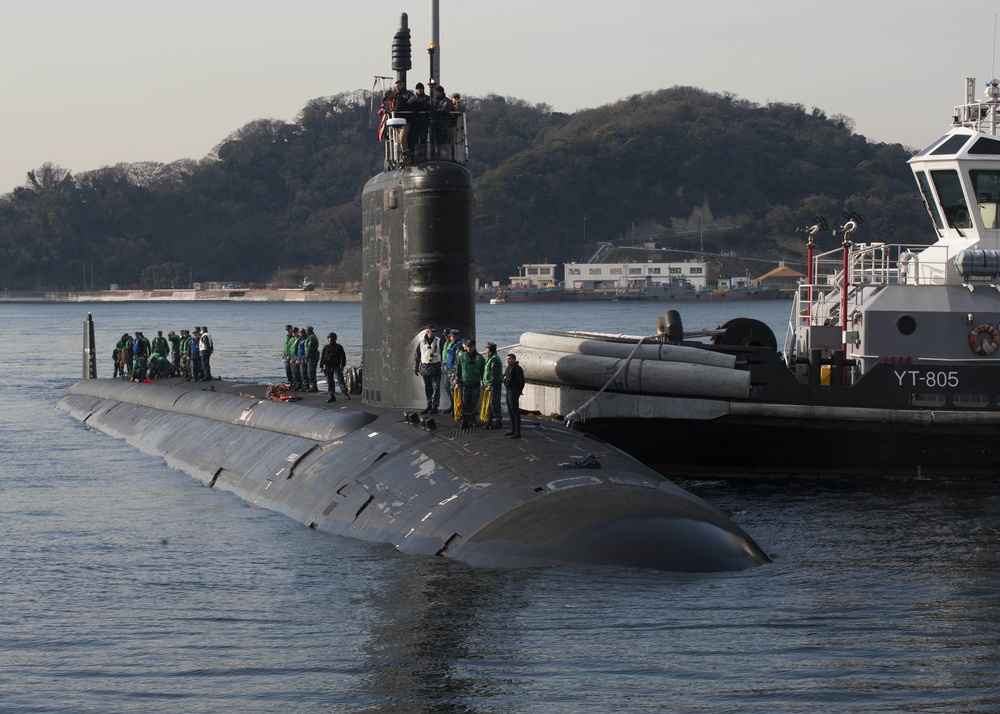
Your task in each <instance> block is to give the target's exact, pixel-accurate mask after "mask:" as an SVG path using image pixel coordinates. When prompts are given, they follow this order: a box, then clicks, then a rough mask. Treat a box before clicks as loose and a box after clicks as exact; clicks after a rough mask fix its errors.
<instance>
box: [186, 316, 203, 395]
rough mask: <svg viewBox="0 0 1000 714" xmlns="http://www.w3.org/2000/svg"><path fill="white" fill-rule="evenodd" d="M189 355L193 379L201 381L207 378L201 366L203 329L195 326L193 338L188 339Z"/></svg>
mask: <svg viewBox="0 0 1000 714" xmlns="http://www.w3.org/2000/svg"><path fill="white" fill-rule="evenodd" d="M188 356H189V357H190V358H191V379H193V380H194V381H195V382H200V381H201V380H202V379H204V378H205V372H204V371H203V370H202V368H201V330H200V328H197V327H196V328H194V331H193V332H192V333H191V339H190V340H188Z"/></svg>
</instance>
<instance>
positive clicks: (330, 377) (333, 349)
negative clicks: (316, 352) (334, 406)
mask: <svg viewBox="0 0 1000 714" xmlns="http://www.w3.org/2000/svg"><path fill="white" fill-rule="evenodd" d="M319 366H320V369H322V370H323V374H325V375H326V392H327V394H329V395H330V396H329V397H328V398H327V400H326V401H328V402H335V401H337V395H336V394H334V391H335V390H334V384H335V383H336V386H338V387H340V391H341V392H342V393H343V395H344V399H350V398H351V395H350V393H349V392H348V391H347V384H346V383H345V382H344V367H346V366H347V355H346V354H344V348H343V347H342V346H341V345H339V344H338V343H337V333H336V332H331V333H330V334H328V335H327V336H326V346H324V347H323V354H322V355H321V356H320V358H319Z"/></svg>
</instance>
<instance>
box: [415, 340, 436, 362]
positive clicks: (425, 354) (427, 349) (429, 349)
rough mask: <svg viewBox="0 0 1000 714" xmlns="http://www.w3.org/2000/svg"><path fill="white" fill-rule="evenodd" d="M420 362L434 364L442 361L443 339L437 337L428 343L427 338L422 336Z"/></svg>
mask: <svg viewBox="0 0 1000 714" xmlns="http://www.w3.org/2000/svg"><path fill="white" fill-rule="evenodd" d="M419 347H420V364H434V363H435V362H440V361H441V341H440V340H439V339H438V338H437V337H435V338H434V339H433V340H431V341H430V344H428V343H427V338H425V337H421V338H420V343H419Z"/></svg>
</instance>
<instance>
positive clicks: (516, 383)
mask: <svg viewBox="0 0 1000 714" xmlns="http://www.w3.org/2000/svg"><path fill="white" fill-rule="evenodd" d="M503 383H504V385H505V386H506V387H507V416H508V417H509V418H510V431H505V432H504V436H509V437H510V438H511V439H520V438H521V405H520V401H521V392H523V391H524V370H523V369H521V365H519V364H518V363H517V357H516V356H515V355H514V353H513V352H508V353H507V371H505V372H504V374H503Z"/></svg>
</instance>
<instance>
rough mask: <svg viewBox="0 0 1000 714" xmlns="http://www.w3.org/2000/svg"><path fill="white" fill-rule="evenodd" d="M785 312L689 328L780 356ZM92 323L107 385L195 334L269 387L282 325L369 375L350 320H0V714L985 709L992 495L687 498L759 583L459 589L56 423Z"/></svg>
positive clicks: (890, 488)
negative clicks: (722, 519) (743, 544)
mask: <svg viewBox="0 0 1000 714" xmlns="http://www.w3.org/2000/svg"><path fill="white" fill-rule="evenodd" d="M790 305H791V304H790V302H784V301H782V302H767V303H745V304H715V305H700V304H696V305H688V304H682V305H680V309H681V312H682V315H683V316H684V322H685V326H686V327H687V328H688V329H695V328H699V327H713V326H715V325H716V324H718V323H720V322H722V321H724V320H726V319H728V318H729V317H732V316H736V315H739V314H747V315H751V316H754V317H758V318H759V319H762V320H764V321H765V322H768V323H769V324H772V325H774V326H775V327H776V328H779V331H778V335H779V342H780V341H781V339H782V335H783V323H784V320H785V318H786V315H787V311H788V309H789V308H790ZM661 309H662V307H661V306H657V305H653V304H627V303H601V304H596V305H585V306H580V305H568V304H557V305H537V304H536V305H530V304H525V305H517V304H508V305H504V306H498V307H490V306H481V308H480V310H479V314H478V323H479V334H478V337H479V340H480V342H482V341H483V340H486V339H492V340H493V341H494V342H497V343H498V344H501V345H505V344H512V343H514V342H516V341H517V338H518V336H519V334H520V333H521V331H522V330H524V329H545V328H567V327H577V328H588V329H601V330H606V331H616V332H617V331H622V332H629V333H633V334H646V333H650V332H652V331H653V329H654V327H655V324H656V318H657V316H658V314H659V312H660V310H661ZM88 310H90V311H92V312H93V313H94V317H95V321H96V323H97V328H98V340H99V345H100V353H101V355H102V356H101V360H100V363H99V369H100V374H101V375H102V376H106V375H107V374H109V366H110V358H109V355H110V352H111V348H112V346H113V343H114V341H115V339H116V338H117V337H118V336H119V335H120V334H121V333H122V332H124V331H126V330H128V331H134V330H136V329H141V330H143V331H144V332H145V333H146V334H147V335H155V333H156V330H157V329H163V330H164V331H165V332H166V331H168V330H170V329H180V328H182V327H187V328H190V327H193V326H194V325H195V324H207V325H208V326H209V327H210V328H211V332H212V334H213V335H214V337H215V342H216V355H215V356H214V357H213V371H214V372H216V373H217V374H219V375H222V376H225V377H234V378H254V379H260V380H276V379H277V378H279V377H280V376H281V375H282V374H283V370H282V367H281V364H280V360H279V359H278V357H277V355H278V353H279V350H280V343H281V340H282V337H283V326H284V325H285V324H286V323H288V322H292V323H296V324H299V325H302V324H312V325H314V326H316V329H317V332H319V333H320V334H325V333H326V332H327V331H329V330H331V329H332V330H335V331H336V332H338V333H339V335H340V337H341V342H342V343H344V345H345V347H346V349H347V353H348V358H349V361H350V362H352V363H354V362H356V361H357V360H358V357H359V347H360V333H359V330H360V314H361V312H360V306H359V305H305V304H303V305H294V306H289V305H226V304H200V305H193V304H177V303H171V304H128V305H91V306H80V305H0V324H2V326H3V332H2V335H3V339H2V340H0V408H2V418H0V429H2V438H0V461H2V463H3V467H2V470H0V539H2V541H0V542H2V544H3V547H2V549H0V711H2V712H41V711H61V712H110V711H143V712H223V711H226V712H228V711H233V712H236V711H239V712H276V711H282V712H285V711H288V712H314V711H329V712H362V711H364V712H375V711H394V712H525V711H544V712H581V711H586V712H612V711H629V712H633V711H634V712H682V711H683V712H718V711H741V712H815V711H826V712H874V711H878V712H946V711H947V712H951V711H954V712H995V711H997V710H998V709H1000V679H998V677H997V675H996V672H997V670H998V669H1000V574H998V566H1000V536H998V530H1000V485H998V481H992V482H989V483H980V484H967V483H962V482H960V481H955V482H951V483H928V482H923V483H896V482H891V481H881V482H879V481H875V482H867V483H862V484H859V483H850V484H834V485H829V484H825V485H819V484H814V483H811V482H809V481H808V480H806V479H807V478H808V476H809V474H803V477H806V478H805V479H804V480H801V481H797V482H792V483H783V484H778V485H761V486H748V485H741V486H738V485H727V484H725V483H720V482H697V483H685V484H684V485H685V486H687V487H688V488H690V489H692V490H694V491H696V492H697V493H699V494H700V495H702V496H703V497H705V498H706V499H708V500H709V501H710V502H712V503H713V504H714V505H715V506H716V507H718V508H719V509H720V510H722V511H724V512H726V513H728V514H730V515H731V516H732V517H733V518H734V519H735V520H736V521H737V522H739V523H740V524H741V525H742V526H743V527H744V528H745V529H746V530H747V531H749V532H750V533H751V535H753V536H754V537H755V538H756V539H757V541H758V542H759V543H760V544H761V545H762V546H763V547H764V549H765V550H766V551H768V552H769V553H770V554H771V555H772V556H773V557H774V563H773V564H771V565H768V566H765V567H763V568H760V569H757V570H754V571H751V572H744V573H737V574H727V575H685V576H678V575H671V574H663V573H651V572H635V571H628V570H615V569H605V570H575V569H548V570H532V571H512V572H508V571H489V570H472V569H469V568H467V567H463V566H461V565H456V564H455V563H452V562H448V561H442V560H437V559H421V558H416V557H411V556H401V555H399V554H397V553H395V552H394V551H393V550H392V549H391V548H388V547H384V546H377V545H372V544H368V543H361V542H357V541H353V540H345V539H341V538H337V537H335V536H330V535H327V534H323V533H317V532H315V531H311V530H309V529H307V528H304V527H302V526H300V525H299V524H297V523H295V522H293V521H292V520H290V519H288V518H286V517H284V516H281V515H278V514H274V513H270V512H267V511H262V510H256V509H252V508H250V507H248V506H247V505H246V504H244V503H243V502H242V501H240V500H239V499H237V498H236V497H234V496H232V495H230V494H226V493H220V492H215V491H211V490H209V489H206V488H203V487H202V486H200V485H199V484H198V483H197V482H195V481H194V480H193V479H191V478H189V477H188V476H186V475H185V474H183V473H181V472H179V471H173V470H171V469H169V468H167V466H166V465H165V464H164V463H163V461H162V460H161V459H160V458H158V457H151V456H147V455H145V454H142V453H139V452H137V451H135V450H134V449H132V448H131V447H129V446H127V445H126V444H125V443H124V442H121V441H117V440H115V439H112V438H110V437H108V436H105V435H103V434H100V433H97V432H91V431H89V430H88V429H87V428H86V427H84V426H83V425H81V424H79V423H77V422H75V421H73V420H72V419H71V418H70V417H68V416H66V415H65V414H64V413H62V412H59V411H56V410H55V409H54V405H55V403H56V401H57V400H58V398H59V396H60V394H61V393H62V391H63V390H64V389H65V388H66V387H67V386H68V385H70V384H71V383H72V382H74V381H75V380H77V379H78V378H79V374H80V362H81V360H80V345H81V341H82V337H81V335H82V322H83V319H84V317H85V316H86V312H87V311H88ZM666 438H667V439H669V435H667V436H666ZM675 446H676V448H683V445H675ZM719 448H737V449H738V448H739V445H738V444H720V445H719ZM844 448H850V444H845V445H844ZM817 457H818V458H821V455H818V456H817Z"/></svg>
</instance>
